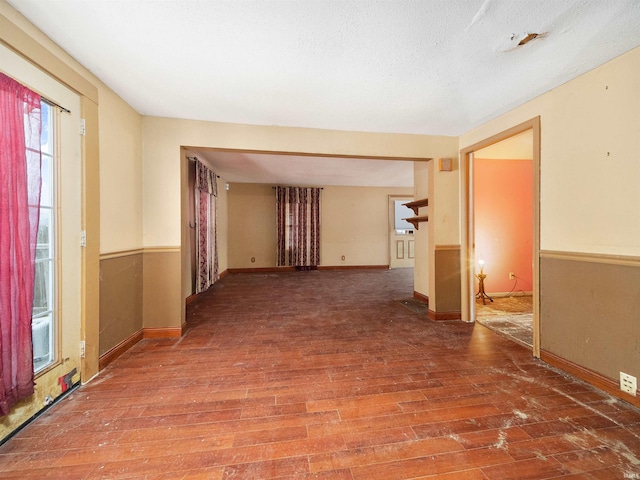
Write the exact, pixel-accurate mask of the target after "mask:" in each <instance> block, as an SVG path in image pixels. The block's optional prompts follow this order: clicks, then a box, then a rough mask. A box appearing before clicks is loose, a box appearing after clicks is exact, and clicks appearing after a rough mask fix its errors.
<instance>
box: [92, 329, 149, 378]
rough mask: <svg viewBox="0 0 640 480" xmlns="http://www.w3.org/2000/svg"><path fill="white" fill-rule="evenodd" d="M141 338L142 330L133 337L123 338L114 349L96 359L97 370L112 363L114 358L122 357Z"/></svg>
mask: <svg viewBox="0 0 640 480" xmlns="http://www.w3.org/2000/svg"><path fill="white" fill-rule="evenodd" d="M142 338H143V333H142V330H138V331H137V332H135V333H134V334H133V335H130V336H129V337H127V338H125V339H124V340H123V341H121V342H120V343H119V344H117V345H116V346H115V347H113V348H111V349H110V350H108V351H106V352H105V353H103V354H102V355H101V356H100V358H99V359H98V370H102V369H103V368H105V367H106V366H107V365H109V364H110V363H111V362H113V361H114V360H115V359H116V358H118V357H119V356H120V355H122V354H123V353H124V352H126V351H127V350H129V349H130V348H131V347H133V346H134V345H135V344H136V343H138V342H139V341H140V340H142Z"/></svg>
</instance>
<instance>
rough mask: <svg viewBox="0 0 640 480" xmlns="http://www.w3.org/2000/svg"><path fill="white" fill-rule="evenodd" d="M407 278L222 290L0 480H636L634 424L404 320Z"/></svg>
mask: <svg viewBox="0 0 640 480" xmlns="http://www.w3.org/2000/svg"><path fill="white" fill-rule="evenodd" d="M412 291H413V289H412V271H411V270H390V271H382V270H368V271H356V270H350V271H314V272H300V273H283V274H237V275H229V276H227V277H226V278H224V279H223V280H222V281H220V282H219V283H217V284H216V285H215V286H214V287H213V288H212V289H211V290H209V291H208V292H207V293H205V294H204V295H202V296H201V297H200V298H199V299H197V300H196V301H194V302H193V303H191V304H190V305H189V308H188V331H187V333H186V334H185V335H184V336H183V337H182V338H180V339H174V340H159V339H146V340H143V341H141V342H140V343H138V344H137V345H135V346H134V347H133V348H132V349H131V350H129V351H128V352H127V353H125V354H124V355H123V356H122V357H120V358H119V359H117V360H116V361H115V362H113V363H112V364H110V365H109V366H108V367H107V368H106V369H105V370H104V371H103V372H102V373H101V374H100V376H99V377H98V378H97V379H95V380H94V381H92V382H91V383H89V384H88V385H85V386H83V387H80V388H79V389H78V390H76V391H75V392H73V394H72V395H71V396H69V397H68V398H66V399H65V400H63V401H62V402H60V403H59V404H57V405H55V406H54V407H53V408H52V409H50V410H49V411H47V412H46V413H45V414H44V415H42V416H41V417H40V418H39V419H37V420H36V421H35V422H34V423H32V424H31V425H29V426H28V427H26V428H25V429H24V430H22V431H21V432H20V433H19V434H17V435H16V436H15V437H14V438H12V439H10V440H9V441H8V442H7V443H6V444H5V445H4V446H2V447H1V448H0V478H3V479H8V478H16V479H17V478H19V479H40V478H61V479H84V478H86V479H102V478H109V479H120V478H135V479H138V478H146V479H178V478H185V479H186V478H188V479H232V478H234V479H271V478H278V479H296V480H300V479H302V480H304V479H312V478H313V479H350V480H353V479H356V480H360V479H362V480H371V479H384V480H389V479H447V480H477V479H482V480H505V479H518V480H520V479H547V478H563V479H584V480H586V479H629V478H640V412H639V411H638V410H637V409H634V408H632V407H630V406H628V405H627V404H625V403H623V402H621V401H616V400H615V399H613V398H611V397H609V396H608V395H606V394H604V393H602V392H600V391H597V390H594V389H592V388H590V387H589V386H587V385H585V384H583V383H580V382H578V381H576V380H573V379H572V378H570V377H568V376H565V375H563V374H561V373H560V372H557V371H554V370H552V369H549V368H546V367H545V365H544V364H543V363H542V362H540V361H538V360H536V359H534V358H532V357H531V354H530V352H529V351H528V350H527V349H525V348H523V347H521V346H520V345H518V344H516V343H513V342H511V341H509V340H507V339H505V338H503V337H502V336H500V335H497V334H495V333H493V332H491V331H490V330H488V329H487V328H485V327H483V326H482V325H479V324H476V325H470V324H465V323H461V322H456V321H452V322H432V321H429V320H428V319H427V317H426V316H425V315H420V314H417V313H414V312H412V311H411V310H409V309H408V308H405V306H403V305H402V304H401V303H400V300H401V299H405V298H407V297H410V296H411V294H412Z"/></svg>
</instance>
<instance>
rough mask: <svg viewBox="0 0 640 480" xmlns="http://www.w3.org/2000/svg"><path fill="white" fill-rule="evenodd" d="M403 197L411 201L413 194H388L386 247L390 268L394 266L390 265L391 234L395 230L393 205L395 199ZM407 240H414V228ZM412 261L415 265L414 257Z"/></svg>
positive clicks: (391, 253)
mask: <svg viewBox="0 0 640 480" xmlns="http://www.w3.org/2000/svg"><path fill="white" fill-rule="evenodd" d="M405 199H406V200H407V201H413V199H414V195H413V194H410V195H400V194H395V193H394V194H389V196H388V208H389V216H388V218H389V225H388V227H387V244H388V249H387V251H388V254H389V268H390V269H391V268H395V267H392V266H391V265H392V263H393V253H394V245H393V242H394V234H393V232H395V228H394V227H395V223H394V220H395V210H394V207H395V201H396V200H405ZM409 241H413V242H415V230H414V233H413V234H411V236H410V239H409V238H407V242H409ZM408 248H409V246H408V245H407V249H408ZM414 248H415V243H414ZM407 255H408V252H407ZM413 263H414V265H415V259H414V262H413Z"/></svg>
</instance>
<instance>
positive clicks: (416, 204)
mask: <svg viewBox="0 0 640 480" xmlns="http://www.w3.org/2000/svg"><path fill="white" fill-rule="evenodd" d="M403 205H404V206H405V207H407V208H410V209H411V210H413V213H415V214H416V216H417V215H419V214H420V212H419V210H420V207H428V206H429V199H428V198H422V199H420V200H415V201H413V202H408V203H403ZM407 221H409V220H407Z"/></svg>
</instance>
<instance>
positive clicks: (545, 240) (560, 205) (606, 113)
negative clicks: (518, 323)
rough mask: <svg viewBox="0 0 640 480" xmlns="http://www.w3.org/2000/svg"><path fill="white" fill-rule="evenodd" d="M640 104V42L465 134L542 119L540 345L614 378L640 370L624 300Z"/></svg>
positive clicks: (629, 291) (632, 243) (635, 231)
mask: <svg viewBox="0 0 640 480" xmlns="http://www.w3.org/2000/svg"><path fill="white" fill-rule="evenodd" d="M639 111H640V48H636V49H634V50H632V51H630V52H628V53H627V54H625V55H622V56H621V57H618V58H616V59H614V60H612V61H611V62H608V63H606V64H604V65H603V66H601V67H599V68H597V69H595V70H593V71H591V72H589V73H587V74H585V75H582V76H581V77H579V78H577V79H575V80H573V81H571V82H569V83H567V84H565V85H562V86H561V87H559V88H557V89H555V90H552V91H551V92H548V93H546V94H544V95H542V96H540V97H538V98H536V99H535V100H532V101H530V102H528V103H526V104H524V105H522V106H520V107H518V108H516V109H514V110H512V111H511V112H509V113H507V114H505V115H503V116H501V117H499V118H497V119H495V120H493V121H491V122H488V123H486V124H485V125H483V126H481V127H479V128H477V129H475V130H473V131H471V132H468V133H466V134H465V135H463V136H462V137H461V139H460V146H461V148H465V147H468V146H471V145H473V144H475V143H478V142H480V141H482V140H483V139H485V138H489V137H491V136H493V135H496V134H498V133H500V132H501V131H504V130H507V129H508V128H510V127H513V126H515V125H518V124H520V123H522V122H524V121H526V120H529V119H531V118H534V117H536V116H540V124H541V157H540V250H541V251H540V258H541V266H540V269H541V272H540V292H541V295H540V297H541V300H540V311H541V315H540V332H541V333H540V347H541V350H542V353H543V354H544V352H549V353H551V354H553V355H555V356H557V357H560V358H562V359H563V361H566V362H568V363H569V364H575V365H577V366H579V367H581V368H585V369H588V370H590V371H592V372H595V373H596V374H599V375H603V376H606V377H607V378H608V379H609V380H610V381H611V383H612V384H613V385H615V383H617V378H616V372H619V371H626V370H630V371H627V372H626V373H629V374H631V375H634V376H636V377H637V376H639V375H640V370H639V365H640V362H638V357H637V355H638V352H637V343H638V333H637V332H638V331H637V325H638V317H637V311H635V310H633V311H631V310H630V309H629V308H627V307H625V304H626V303H627V301H625V300H623V298H625V297H626V296H627V295H631V296H633V295H636V296H637V292H636V291H635V290H634V288H635V287H633V286H632V285H631V284H630V283H629V282H631V283H633V281H636V279H637V278H638V269H640V189H639V188H638V178H640V162H638V152H639V151H640V135H638V131H639V130H640V116H639V114H638V112H639ZM547 259H548V260H547ZM621 259H623V260H621ZM621 262H622V263H621ZM619 265H622V266H619ZM612 272H613V273H612ZM616 272H617V273H616ZM605 278H609V279H610V280H611V281H608V282H605V283H604V284H603V280H604V279H605ZM616 278H620V279H621V278H625V279H627V283H626V284H625V282H623V283H622V284H620V283H619V282H618V281H614V280H615V279H616ZM606 285H609V286H616V285H618V287H617V288H619V289H620V290H619V291H617V292H615V294H611V293H612V292H608V291H607V289H606V288H604V287H605V286H606ZM561 305H562V308H560V306H561ZM585 305H591V306H592V307H593V308H588V309H587V311H584V308H583V307H584V306H585ZM585 316H586V317H588V318H586V317H585ZM614 326H615V328H613V327H614ZM620 332H626V333H625V334H623V337H629V338H632V339H633V340H632V341H630V342H629V341H627V339H626V338H625V339H624V340H623V339H621V338H620ZM623 359H626V360H623ZM629 359H632V362H631V364H629V363H628V361H629ZM625 369H626V370H625Z"/></svg>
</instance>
